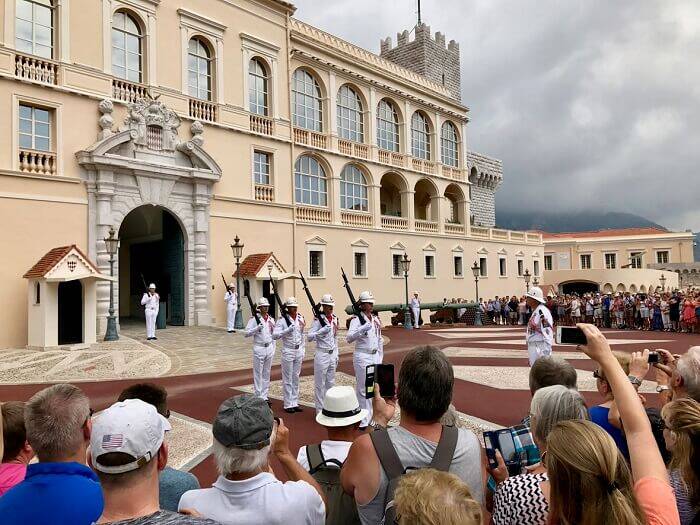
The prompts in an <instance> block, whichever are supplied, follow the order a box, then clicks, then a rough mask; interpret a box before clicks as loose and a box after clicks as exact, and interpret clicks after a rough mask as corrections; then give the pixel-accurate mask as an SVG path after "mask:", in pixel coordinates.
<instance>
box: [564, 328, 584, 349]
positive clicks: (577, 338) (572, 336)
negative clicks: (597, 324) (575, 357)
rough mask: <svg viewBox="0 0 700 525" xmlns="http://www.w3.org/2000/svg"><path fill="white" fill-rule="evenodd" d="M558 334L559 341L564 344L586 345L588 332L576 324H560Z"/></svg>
mask: <svg viewBox="0 0 700 525" xmlns="http://www.w3.org/2000/svg"><path fill="white" fill-rule="evenodd" d="M557 335H559V340H558V341H557V342H558V343H559V344H562V345H585V344H586V343H587V340H586V334H584V333H583V330H581V329H580V328H576V327H575V326H560V327H559V328H558V330H557Z"/></svg>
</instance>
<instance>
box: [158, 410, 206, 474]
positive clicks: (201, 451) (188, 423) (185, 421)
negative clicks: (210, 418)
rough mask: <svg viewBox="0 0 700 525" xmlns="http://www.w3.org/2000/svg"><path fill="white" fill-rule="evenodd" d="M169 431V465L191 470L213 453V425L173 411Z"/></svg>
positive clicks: (167, 438)
mask: <svg viewBox="0 0 700 525" xmlns="http://www.w3.org/2000/svg"><path fill="white" fill-rule="evenodd" d="M168 421H170V424H171V425H172V427H173V429H172V430H171V431H170V432H168V435H167V437H166V440H167V442H168V466H169V467H172V468H175V469H179V470H186V471H187V470H190V469H191V468H194V467H195V466H197V465H198V464H199V463H200V462H201V461H202V460H204V458H206V457H207V456H208V455H209V454H210V453H211V445H212V434H211V425H210V424H209V423H205V422H204V421H199V420H197V419H192V418H190V417H187V416H185V415H183V414H179V413H177V412H171V414H170V419H169V420H168Z"/></svg>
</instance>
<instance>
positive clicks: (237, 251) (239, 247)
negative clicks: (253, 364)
mask: <svg viewBox="0 0 700 525" xmlns="http://www.w3.org/2000/svg"><path fill="white" fill-rule="evenodd" d="M243 246H244V244H243V243H242V242H241V240H240V239H239V238H238V235H236V238H235V239H233V244H232V245H231V251H232V252H233V257H234V259H236V297H237V298H238V304H237V305H236V307H237V308H236V318H235V320H234V323H233V326H234V328H235V329H236V330H242V329H243V314H242V313H241V299H240V298H241V292H240V288H241V286H240V282H241V272H240V269H241V256H242V255H243Z"/></svg>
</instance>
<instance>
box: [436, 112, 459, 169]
mask: <svg viewBox="0 0 700 525" xmlns="http://www.w3.org/2000/svg"><path fill="white" fill-rule="evenodd" d="M440 141H441V143H440V144H441V146H442V147H441V149H442V163H443V164H444V165H445V166H451V167H453V168H456V167H458V166H459V138H458V137H457V130H456V129H455V127H454V124H452V122H445V123H444V124H443V125H442V136H441V137H440Z"/></svg>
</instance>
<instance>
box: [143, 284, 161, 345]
mask: <svg viewBox="0 0 700 525" xmlns="http://www.w3.org/2000/svg"><path fill="white" fill-rule="evenodd" d="M142 279H143V277H142ZM141 306H143V307H144V309H145V312H144V313H145V314H146V340H147V341H153V340H155V339H158V338H157V337H156V319H157V318H158V310H159V309H160V295H158V294H157V293H156V285H155V284H153V283H151V284H150V285H149V286H148V290H147V291H146V293H144V294H143V297H142V298H141Z"/></svg>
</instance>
